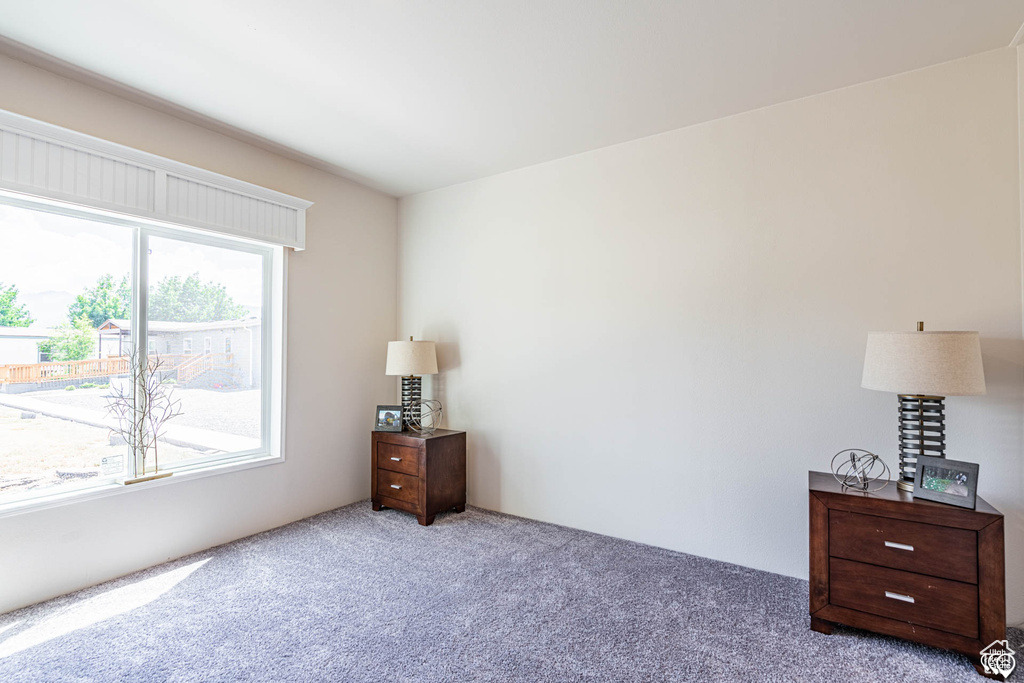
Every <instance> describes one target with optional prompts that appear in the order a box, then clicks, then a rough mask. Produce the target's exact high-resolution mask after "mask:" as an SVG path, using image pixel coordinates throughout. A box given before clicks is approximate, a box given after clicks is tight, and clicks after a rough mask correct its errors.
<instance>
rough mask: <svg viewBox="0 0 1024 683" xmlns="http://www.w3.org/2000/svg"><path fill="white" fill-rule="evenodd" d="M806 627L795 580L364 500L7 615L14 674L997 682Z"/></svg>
mask: <svg viewBox="0 0 1024 683" xmlns="http://www.w3.org/2000/svg"><path fill="white" fill-rule="evenodd" d="M4 588H5V589H7V588H9V587H4ZM808 623H809V618H808V615H807V583H806V582H805V581H800V580H798V579H792V578H787V577H783V576H778V575H776V574H768V573H765V572H759V571H756V570H753V569H745V568H743V567H738V566H735V565H730V564H724V563H721V562H715V561H712V560H707V559H702V558H699V557H694V556H691V555H683V554H680V553H675V552H670V551H667V550H661V549H658V548H653V547H650V546H644V545H640V544H637V543H630V542H628V541H621V540H616V539H613V538H608V537H605V536H598V535H595V534H589V533H586V532H582V531H577V530H574V529H566V528H563V527H558V526H552V525H549V524H542V523H539V522H532V521H529V520H525V519H520V518H516V517H510V516H507V515H501V514H496V513H491V512H486V511H483V510H478V509H473V508H470V509H469V510H467V511H466V512H465V513H464V514H461V515H455V514H448V515H439V516H438V517H437V521H436V522H435V523H434V525H433V526H431V527H428V528H424V527H420V526H419V525H418V524H416V520H415V519H414V518H413V517H411V516H409V515H406V514H403V513H400V512H396V511H393V510H384V511H382V512H377V513H374V512H372V511H371V510H370V503H369V501H366V502H362V503H357V504H355V505H350V506H347V507H344V508H340V509H338V510H334V511H332V512H328V513H325V514H322V515H318V516H316V517H312V518H310V519H307V520H303V521H301V522H297V523H295V524H291V525H289V526H286V527H283V528H281V529H276V530H273V531H269V532H266V533H263V534H259V535H257V536H252V537H250V538H246V539H242V540H240V541H236V542H234V543H230V544H228V545H225V546H221V547H219V548H214V549H212V550H208V551H205V552H202V553H198V554H196V555H193V556H191V557H187V558H183V559H181V560H177V561H175V562H171V563H168V564H165V565H161V566H159V567H154V568H152V569H148V570H146V571H144V572H140V573H138V574H134V575H132V576H128V577H125V578H122V579H118V580H116V581H112V582H110V583H106V584H103V585H101V586H96V587H94V588H90V589H87V590H84V591H81V592H79V593H75V594H73V595H69V596H65V597H62V598H58V599H55V600H52V601H50V602H47V603H43V604H41V605H36V606H34V607H29V608H26V609H23V610H19V611H18V612H12V613H9V614H6V615H3V616H0V681H5V682H10V683H13V682H15V681H18V682H21V681H26V682H28V681H33V682H34V681H39V682H46V683H55V682H57V681H76V682H82V681H132V682H139V681H182V682H184V681H188V682H190V683H191V682H196V681H274V682H279V681H530V682H535V681H729V682H730V683H733V682H735V681H737V680H739V681H843V682H844V683H852V682H854V681H871V682H873V683H874V682H886V681H914V682H922V683H924V682H928V681H936V682H939V681H941V682H943V683H950V682H955V681H969V682H971V683H977V682H978V681H981V680H983V679H981V678H980V677H979V676H978V675H977V674H976V673H975V671H974V668H973V667H972V666H971V665H970V663H969V662H968V661H967V660H966V658H963V657H961V656H958V655H954V654H950V653H946V652H943V651H940V650H935V649H931V648H927V647H921V646H917V645H913V644H910V643H906V642H903V641H899V640H895V639H891V638H884V637H879V636H874V635H870V634H866V633H861V632H858V631H853V630H837V631H836V633H835V634H833V635H832V636H825V635H821V634H819V633H814V632H812V631H810V630H809V628H808ZM1011 647H1013V648H1014V649H1015V650H1017V651H1018V652H1024V633H1022V632H1021V631H1019V630H1016V629H1014V630H1012V632H1011ZM1017 677H1019V672H1018V673H1017V674H1015V676H1014V677H1013V678H1017ZM1011 680H1012V678H1011Z"/></svg>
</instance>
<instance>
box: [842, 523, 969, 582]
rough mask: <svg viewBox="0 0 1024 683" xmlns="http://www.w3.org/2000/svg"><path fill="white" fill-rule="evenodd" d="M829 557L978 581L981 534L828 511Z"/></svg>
mask: <svg viewBox="0 0 1024 683" xmlns="http://www.w3.org/2000/svg"><path fill="white" fill-rule="evenodd" d="M828 524H829V532H828V544H829V555H831V556H832V557H842V558H845V559H848V560H856V561H858V562H869V563H871V564H877V565H882V566H883V567H892V568H894V569H904V570H906V571H910V572H916V573H918V574H929V575H931V576H940V577H943V578H946V579H953V580H954V581H963V582H966V583H977V582H978V534H977V533H976V532H974V531H969V530H967V529H951V528H949V527H941V526H935V525H933V524H921V523H919V522H907V521H904V520H900V519H890V518H888V517H876V516H874V515H861V514H857V513H855V512H845V511H842V510H831V511H830V512H829V522H828Z"/></svg>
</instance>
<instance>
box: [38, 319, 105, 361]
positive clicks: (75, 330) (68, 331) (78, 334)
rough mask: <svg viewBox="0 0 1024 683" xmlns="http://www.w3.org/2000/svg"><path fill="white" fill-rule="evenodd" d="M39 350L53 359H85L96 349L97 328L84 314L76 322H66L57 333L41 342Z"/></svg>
mask: <svg viewBox="0 0 1024 683" xmlns="http://www.w3.org/2000/svg"><path fill="white" fill-rule="evenodd" d="M39 350H40V351H42V352H43V353H45V354H47V355H48V356H49V357H50V360H53V361H62V360H85V359H86V358H89V357H90V356H92V355H93V353H94V352H95V351H96V330H95V328H93V326H92V322H90V320H89V318H87V317H86V316H84V315H83V316H81V317H80V318H79V319H78V320H76V321H75V322H74V324H72V323H64V324H63V325H61V326H60V327H58V328H57V333H56V334H55V335H53V336H52V337H50V338H49V339H47V340H46V341H41V342H39Z"/></svg>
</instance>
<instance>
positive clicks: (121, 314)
mask: <svg viewBox="0 0 1024 683" xmlns="http://www.w3.org/2000/svg"><path fill="white" fill-rule="evenodd" d="M131 310H132V286H131V283H130V282H129V281H128V276H127V275H124V276H122V277H121V280H120V282H115V281H114V276H113V275H110V274H107V275H104V276H102V277H101V278H100V279H99V280H97V281H96V286H95V287H91V288H86V290H85V291H84V292H82V293H81V294H79V295H78V296H77V297H76V298H75V301H74V303H72V304H71V305H70V306H68V322H71V323H74V322H75V321H77V320H78V319H79V318H81V317H82V316H85V317H87V318H88V319H89V320H90V321H91V322H92V326H93V327H95V328H99V326H100V325H102V324H103V323H104V322H106V321H107V320H110V319H111V318H116V319H122V320H127V319H128V318H129V317H130V316H131Z"/></svg>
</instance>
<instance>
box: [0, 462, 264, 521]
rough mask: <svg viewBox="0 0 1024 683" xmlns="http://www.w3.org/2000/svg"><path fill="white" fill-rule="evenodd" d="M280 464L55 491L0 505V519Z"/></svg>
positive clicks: (217, 467)
mask: <svg viewBox="0 0 1024 683" xmlns="http://www.w3.org/2000/svg"><path fill="white" fill-rule="evenodd" d="M282 462H284V457H283V456H280V455H265V456H263V457H256V458H252V459H248V460H244V461H241V462H238V461H234V462H223V463H212V464H209V465H205V466H202V467H196V468H190V469H187V470H184V471H180V472H175V473H174V475H173V476H170V477H164V478H163V479H154V480H153V481H145V482H140V483H137V484H131V485H126V484H103V485H100V486H95V487H92V488H87V489H76V490H74V491H64V492H56V493H53V494H52V495H48V496H40V497H39V498H32V499H30V500H21V501H15V502H11V503H4V504H0V519H2V518H4V517H13V516H15V515H20V514H24V513H26V512H35V511H37V510H45V509H47V508H55V507H63V506H65V505H72V504H74V503H80V502H83V501H87V500H95V499H97V498H107V497H108V496H119V495H121V494H124V493H128V492H134V491H145V490H149V489H153V488H156V487H158V486H168V485H173V484H176V483H178V482H185V481H193V480H195V479H203V478H204V477H213V476H217V475H221V474H231V473H234V472H241V471H242V470H248V469H253V468H255V467H264V466H266V465H276V464H278V463H282Z"/></svg>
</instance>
